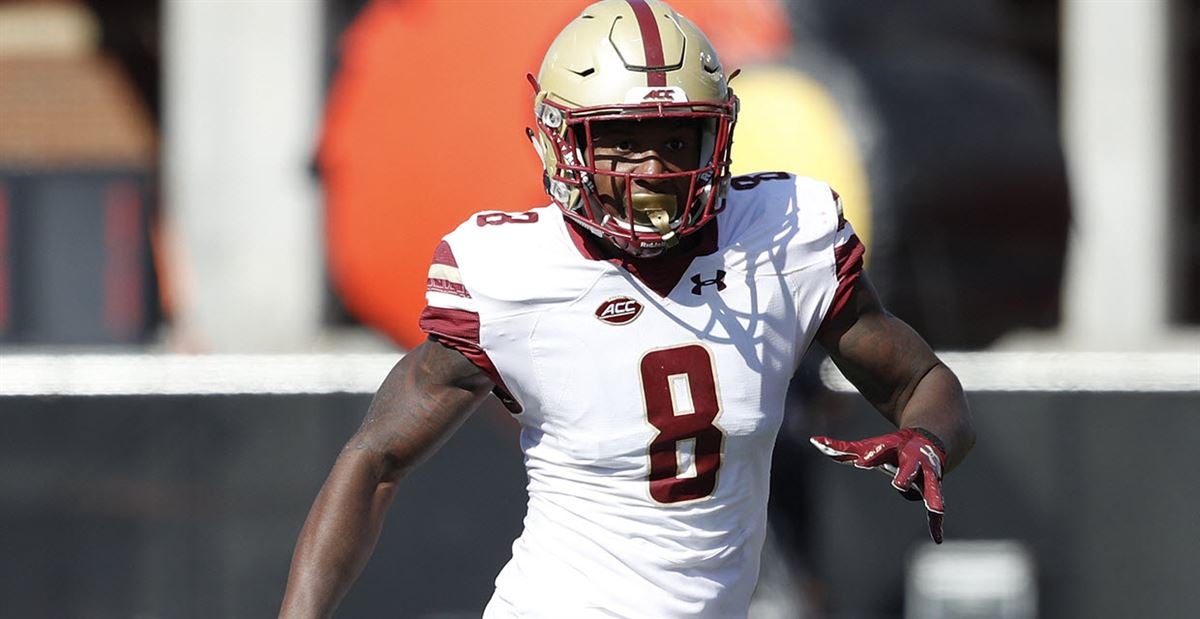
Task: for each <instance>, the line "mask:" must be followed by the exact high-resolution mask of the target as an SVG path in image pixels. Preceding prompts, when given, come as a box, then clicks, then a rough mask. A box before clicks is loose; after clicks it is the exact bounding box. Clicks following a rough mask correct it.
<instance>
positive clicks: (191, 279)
mask: <svg viewBox="0 0 1200 619" xmlns="http://www.w3.org/2000/svg"><path fill="white" fill-rule="evenodd" d="M586 4H587V2H582V1H580V2H577V1H573V0H572V1H567V0H564V1H561V2H533V1H529V0H508V1H482V0H478V1H475V0H459V1H443V2H430V1H417V0H375V1H367V0H324V1H321V0H275V1H269V0H246V1H232V0H230V1H221V0H191V1H183V0H180V1H165V2H162V1H156V0H103V1H102V0H90V1H86V2H84V1H71V0H45V1H37V0H0V424H2V425H0V616H5V617H212V616H228V617H259V616H271V615H273V614H274V613H275V612H276V610H277V608H278V603H279V600H280V598H281V596H282V592H283V587H284V583H285V581H286V575H287V568H288V563H289V561H290V556H291V550H292V545H293V543H294V541H295V539H296V536H297V534H298V532H299V529H300V525H301V524H302V522H303V520H304V517H305V515H306V513H307V509H308V506H309V504H310V503H311V501H312V499H313V497H314V496H315V494H316V491H317V489H318V488H319V487H320V484H321V483H322V481H323V480H324V477H325V475H326V473H327V472H328V470H329V467H330V466H331V464H332V462H333V459H334V457H335V456H336V454H337V452H338V451H339V449H340V447H341V445H342V443H343V442H344V441H345V440H346V438H347V437H348V436H349V435H350V434H351V433H352V432H353V431H354V429H355V428H356V427H357V425H358V422H359V420H360V419H361V415H362V412H363V411H364V410H365V408H366V405H367V403H368V402H369V398H370V394H371V393H372V392H373V391H374V389H375V387H376V386H378V384H379V382H380V381H381V380H382V378H383V376H384V375H385V374H386V372H387V370H388V368H389V367H390V366H391V365H392V364H393V363H394V362H395V361H396V359H398V358H399V357H400V356H401V355H402V354H403V350H404V349H405V348H408V347H411V346H413V345H415V344H416V343H418V342H419V341H420V340H421V339H422V337H421V334H420V331H419V330H418V329H417V326H416V317H417V315H418V313H419V312H420V310H421V308H422V306H423V290H424V288H423V285H422V284H423V280H424V278H425V274H426V269H427V267H428V264H429V258H430V256H431V255H432V252H433V247H434V246H435V245H436V243H437V241H438V239H439V238H440V237H441V235H442V234H444V233H445V232H447V231H449V230H450V229H451V228H452V227H454V226H455V225H457V223H459V222H460V221H462V220H464V219H465V218H466V217H467V216H468V215H469V214H470V213H473V212H475V211H478V210H485V209H497V210H509V211H512V210H525V209H527V208H530V207H533V206H540V205H542V204H545V203H547V202H548V200H547V199H546V198H545V196H544V195H543V193H542V187H541V182H540V178H539V174H538V171H539V167H538V165H539V164H538V160H537V158H536V156H535V155H534V153H533V152H532V149H530V147H529V146H528V142H527V141H526V139H525V137H524V134H523V131H522V130H523V128H524V127H525V126H526V125H527V124H529V123H528V120H529V114H530V105H531V100H532V94H533V93H532V92H531V91H530V88H529V84H528V83H527V82H526V80H525V74H526V73H528V72H533V73H536V72H537V69H538V66H539V65H540V61H541V55H542V53H543V52H544V51H545V48H546V47H547V46H548V45H549V43H550V42H551V40H552V39H553V37H554V35H555V34H556V33H557V31H558V30H559V29H560V28H561V27H562V26H563V25H564V24H565V23H566V22H567V21H568V20H570V19H571V18H572V17H574V16H575V15H577V14H578V12H579V11H580V10H581V8H582V7H583V6H585V5H586ZM673 4H674V6H675V7H676V8H677V9H678V10H679V11H680V12H681V13H683V14H684V15H686V16H688V17H689V18H691V19H692V20H693V21H695V22H696V23H697V25H699V26H700V27H701V28H702V29H704V30H705V31H706V32H707V33H708V34H709V36H710V38H711V39H712V41H713V43H714V44H715V46H716V47H717V49H718V50H720V51H721V52H722V59H723V61H724V64H725V66H726V68H727V69H732V68H741V69H742V74H741V75H740V76H739V77H738V78H737V79H736V80H734V82H733V83H732V86H733V87H734V89H735V91H736V92H737V93H738V94H739V96H740V97H741V98H742V102H743V105H742V114H741V117H740V119H739V123H738V129H737V133H736V134H735V138H736V141H735V148H734V155H733V156H734V162H735V163H734V165H735V172H738V173H744V172H753V171H759V170H770V169H785V170H792V171H796V172H799V173H801V174H805V175H809V176H815V177H819V178H823V179H826V180H828V181H830V183H831V184H832V185H833V186H834V187H835V188H837V190H838V191H839V193H840V194H841V195H842V197H843V200H844V202H845V204H846V208H847V214H848V217H849V218H850V220H851V221H852V222H853V223H854V224H855V227H856V229H857V230H858V231H859V232H860V234H861V236H863V237H864V239H865V240H866V242H867V246H868V250H869V251H868V269H869V270H870V271H871V273H872V278H873V280H874V281H875V283H876V285H877V286H878V288H879V289H880V293H881V295H882V296H883V298H884V301H885V304H886V305H887V306H888V307H889V309H891V310H892V311H893V313H895V314H897V315H899V316H901V317H902V318H904V319H905V320H907V321H908V322H909V323H911V324H912V325H913V326H914V327H916V328H917V329H918V330H919V331H920V332H922V333H923V334H924V335H925V336H926V338H927V339H928V340H929V341H930V342H931V343H932V344H933V345H934V346H935V347H936V348H937V349H939V351H943V352H945V353H946V355H945V359H946V360H947V361H948V363H949V364H950V365H951V366H952V367H953V368H955V369H956V371H958V372H959V374H960V376H961V377H962V378H963V381H964V384H965V386H966V387H967V389H968V391H969V398H970V400H971V402H972V406H973V410H974V415H975V423H976V427H977V431H978V433H979V444H978V446H977V447H976V449H975V452H974V453H973V454H972V457H971V458H970V459H969V460H968V461H967V462H966V463H965V464H964V465H963V466H962V467H961V468H960V469H959V470H957V471H955V473H954V474H953V475H952V476H950V477H949V478H948V480H947V486H946V492H947V495H948V502H949V514H948V519H947V538H948V539H949V540H950V542H949V543H947V544H946V545H945V546H943V547H939V548H936V549H934V548H932V547H930V546H929V545H928V544H927V543H926V542H925V539H926V533H925V529H924V516H923V514H922V513H921V511H920V510H919V509H917V508H916V507H915V506H913V505H910V504H907V503H905V502H904V501H901V500H898V499H897V498H896V497H895V496H894V493H892V492H891V491H889V490H888V489H887V487H886V486H885V485H884V483H885V482H884V480H883V478H882V477H880V476H876V475H870V476H867V475H862V474H857V473H856V472H855V471H853V470H852V469H847V468H842V467H834V466H829V465H827V464H826V463H824V462H822V461H820V460H819V459H817V458H818V456H817V454H816V453H815V452H813V453H809V452H810V451H811V449H810V448H808V447H807V446H806V440H807V437H808V436H809V435H810V434H812V433H828V434H833V435H838V436H846V437H857V436H865V435H868V434H871V433H876V432H880V431H884V430H885V429H886V424H885V423H884V422H883V421H882V420H881V419H879V418H878V416H877V415H876V414H874V413H873V412H872V411H870V409H869V406H867V405H866V404H865V402H864V401H863V400H862V399H861V398H860V397H859V396H857V395H856V394H855V393H853V391H852V389H850V388H848V386H847V385H846V384H845V382H844V381H843V380H842V379H841V378H840V376H838V375H837V373H836V370H835V371H829V369H828V368H827V367H824V366H823V365H822V355H821V353H820V351H813V353H812V354H810V356H809V358H808V359H807V360H806V362H805V369H804V371H802V372H801V374H800V375H799V376H798V377H797V379H796V381H794V384H793V397H792V402H791V406H790V410H789V413H788V419H787V421H786V423H785V427H784V430H783V432H782V434H781V436H780V440H779V443H778V445H777V448H776V462H775V478H774V479H773V490H772V505H771V508H772V516H771V523H772V529H773V534H772V540H771V543H770V545H769V548H768V551H767V553H766V558H765V560H764V574H763V578H762V582H761V583H760V587H759V591H758V594H757V597H756V601H755V606H754V609H753V613H752V616H754V617H758V618H766V617H900V616H906V617H1034V616H1044V617H1081V618H1082V617H1089V618H1090V617H1135V616H1136V617H1194V616H1200V590H1198V589H1197V588H1196V586H1195V579H1196V575H1197V574H1200V484H1198V483H1197V482H1196V480H1195V479H1194V478H1195V475H1194V474H1190V473H1188V471H1194V470H1195V465H1194V462H1193V460H1194V458H1192V456H1191V454H1192V452H1193V451H1194V449H1193V445H1192V443H1193V442H1194V440H1193V437H1195V436H1200V180H1198V179H1200V174H1198V173H1197V172H1198V170H1200V112H1198V110H1200V68H1198V67H1200V2H1198V1H1196V0H1108V1H1105V0H1090V1H1089V0H960V1H957V2H950V1H946V2H891V1H887V0H794V1H790V2H782V1H772V0H754V1H751V2H735V1H733V0H730V1H716V0H708V1H702V0H679V1H678V2H675V3H673ZM523 486H524V474H523V470H522V467H521V458H520V453H519V451H518V446H517V441H516V429H515V424H514V423H513V422H512V420H511V419H509V418H508V416H507V413H506V412H504V410H503V408H502V407H501V406H499V405H498V403H497V402H494V401H492V402H488V403H487V405H486V406H485V408H484V410H482V411H481V412H480V413H479V414H477V415H476V416H475V417H474V418H473V419H472V420H471V421H470V422H469V423H468V424H467V425H466V426H465V427H464V428H463V429H462V430H461V431H460V432H459V434H458V435H457V436H456V437H455V438H454V439H453V440H452V441H451V442H450V443H449V444H448V445H447V447H446V448H444V449H443V450H442V452H441V453H439V454H438V455H437V456H435V457H434V458H433V459H432V460H431V461H430V462H429V463H428V464H427V465H426V466H424V467H423V468H422V469H421V470H419V471H418V472H416V473H415V474H414V475H413V476H412V477H411V478H410V479H409V480H408V481H406V483H405V485H404V486H403V487H402V489H401V492H400V495H399V497H398V499H397V505H396V507H395V508H394V509H393V513H392V515H391V517H390V521H389V525H388V527H387V529H386V530H385V533H384V536H383V539H382V540H381V542H380V545H379V547H378V549H377V551H376V554H375V556H374V558H373V560H372V562H371V564H370V565H369V566H368V567H367V570H366V572H365V573H364V574H363V576H362V578H361V579H360V581H359V582H358V584H357V585H356V586H355V588H354V589H353V590H352V591H351V593H350V595H349V597H348V598H347V599H346V601H345V603H344V604H343V612H342V615H343V616H349V617H357V616H375V615H380V614H387V615H400V616H411V617H441V618H447V617H471V616H478V615H479V613H480V611H481V609H482V607H483V605H484V603H485V602H486V600H487V598H488V597H489V596H490V593H491V589H492V579H493V578H494V576H495V574H496V573H497V572H498V570H499V568H500V566H501V565H502V564H503V563H504V562H505V561H506V560H507V558H508V556H509V546H510V544H511V542H512V540H513V539H514V538H515V536H516V535H517V533H518V532H519V531H520V523H521V517H522V515H523V513H524V501H525V496H524V491H523Z"/></svg>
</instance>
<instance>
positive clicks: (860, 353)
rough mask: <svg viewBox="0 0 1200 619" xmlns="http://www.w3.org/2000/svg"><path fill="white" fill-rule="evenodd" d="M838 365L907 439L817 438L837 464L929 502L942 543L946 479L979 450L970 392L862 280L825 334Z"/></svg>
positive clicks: (933, 532)
mask: <svg viewBox="0 0 1200 619" xmlns="http://www.w3.org/2000/svg"><path fill="white" fill-rule="evenodd" d="M817 339H818V341H820V342H821V345H822V346H824V347H825V349H826V351H828V353H829V356H830V358H831V359H832V360H833V362H834V363H835V364H836V365H837V366H838V368H839V369H840V370H841V371H842V373H843V374H844V375H845V376H846V378H847V379H848V380H849V381H850V382H851V383H853V384H854V386H855V387H856V388H858V390H859V391H860V392H861V393H862V394H863V396H864V397H865V398H866V399H867V400H868V401H869V402H871V404H872V405H874V406H875V408H877V409H878V410H879V411H880V413H882V414H883V415H884V416H885V417H886V418H887V419H888V420H889V421H891V422H892V423H893V424H895V425H896V426H897V427H899V428H900V429H901V430H900V432H897V433H894V434H890V435H885V436H882V437H874V438H870V439H865V440H862V441H836V440H832V439H826V438H824V437H818V438H815V439H814V441H813V444H814V445H815V446H816V447H817V448H818V449H821V451H822V452H824V453H825V454H826V455H829V456H831V457H833V458H834V459H835V460H838V461H841V462H847V463H851V464H854V465H855V466H858V467H860V468H880V469H881V470H885V471H887V472H888V473H889V474H890V475H892V476H893V482H892V484H893V486H895V487H896V489H897V490H899V491H901V492H902V493H904V494H905V496H906V497H907V498H910V499H916V498H923V499H924V502H925V505H926V507H927V508H928V510H929V513H930V534H931V535H932V536H933V538H934V540H935V541H937V542H941V537H942V532H941V523H942V514H943V513H944V504H943V501H942V495H941V485H940V481H941V477H942V475H943V473H944V472H945V471H948V470H950V469H951V468H953V467H954V466H955V465H957V464H958V463H959V462H961V461H962V459H963V458H964V457H966V455H967V452H969V451H970V450H971V447H972V446H973V445H974V444H975V433H974V431H973V430H972V428H971V421H970V414H969V410H968V407H967V400H966V397H965V396H964V394H963V390H962V385H961V384H960V383H959V381H958V378H957V377H956V376H955V375H954V373H953V372H952V371H951V370H950V369H949V368H948V367H946V366H945V364H943V363H942V362H941V361H940V360H939V359H938V358H937V356H936V355H935V354H934V353H933V351H932V350H931V349H930V348H929V345H928V344H926V343H925V340H923V339H922V338H921V336H919V335H918V334H917V333H916V332H915V331H913V329H912V328H911V327H909V326H908V325H907V324H905V323H904V321H902V320H900V319H899V318H896V317H895V316H892V315H891V314H889V313H888V312H887V311H886V310H885V309H884V308H883V306H882V304H881V303H880V301H879V297H878V295H877V294H876V293H875V289H874V287H873V286H872V285H871V283H870V281H869V280H868V279H867V277H866V274H865V273H864V274H862V276H861V277H860V279H859V280H858V282H857V285H856V287H855V290H854V293H853V296H852V298H851V300H850V304H849V306H848V307H846V308H845V310H844V311H843V312H841V314H839V315H838V316H837V317H835V319H834V320H833V321H831V322H830V323H829V324H827V325H825V327H824V328H822V330H821V331H820V332H818V334H817Z"/></svg>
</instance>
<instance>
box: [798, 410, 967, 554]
mask: <svg viewBox="0 0 1200 619" xmlns="http://www.w3.org/2000/svg"><path fill="white" fill-rule="evenodd" d="M809 442H811V443H812V444H813V447H816V448H817V449H818V450H819V451H820V452H821V453H823V454H825V455H827V456H829V457H830V458H833V459H834V460H836V461H837V462H841V463H843V464H853V465H854V466H856V467H858V468H860V469H875V470H878V471H880V472H881V473H884V474H885V475H887V476H889V477H891V478H892V487H893V488H895V489H896V490H898V491H899V492H900V494H901V495H902V496H904V498H906V499H908V500H910V501H918V500H921V501H924V503H925V510H926V512H928V515H929V536H930V537H932V538H933V541H934V542H936V543H938V544H940V543H942V520H943V518H944V517H945V514H946V505H945V502H944V501H943V500H942V463H943V462H945V461H946V450H945V448H944V447H942V445H941V441H939V440H938V438H937V437H936V436H934V435H933V434H932V433H930V432H928V431H926V430H923V429H921V428H902V429H900V430H898V431H896V432H892V433H891V434H884V435H882V436H875V437H872V438H866V439H863V440H861V441H840V440H837V439H832V438H829V437H826V436H814V437H812V438H810V439H809Z"/></svg>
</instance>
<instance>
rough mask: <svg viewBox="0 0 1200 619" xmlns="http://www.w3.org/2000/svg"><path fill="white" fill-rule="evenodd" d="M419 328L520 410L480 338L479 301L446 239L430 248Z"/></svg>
mask: <svg viewBox="0 0 1200 619" xmlns="http://www.w3.org/2000/svg"><path fill="white" fill-rule="evenodd" d="M419 325H420V327H421V330H422V331H424V332H425V333H426V334H427V335H428V336H429V338H430V339H432V340H433V341H435V342H438V343H439V344H441V345H443V346H446V347H447V348H452V349H454V350H456V351H458V352H459V353H461V354H462V355H463V356H464V357H466V358H467V359H468V360H470V361H471V363H474V364H475V365H476V366H477V367H478V368H479V369H480V370H482V371H483V372H484V373H485V374H487V376H488V378H490V379H491V380H492V383H493V384H494V385H495V388H494V389H493V390H492V391H493V393H495V394H496V397H498V398H500V401H501V402H503V403H504V405H505V407H507V408H508V410H509V411H511V412H512V413H514V414H516V413H519V412H521V406H520V404H519V403H518V402H517V400H516V398H514V397H513V396H512V393H511V392H510V391H509V390H508V388H507V387H506V386H505V385H504V380H503V379H502V378H501V377H500V372H499V371H498V370H497V369H496V365H495V364H494V363H492V360H491V357H489V356H488V354H487V351H486V350H484V349H483V346H482V345H481V344H480V340H479V327H480V312H479V300H478V299H476V298H475V297H473V296H472V295H471V291H470V290H469V289H468V288H467V284H466V283H465V282H464V280H463V276H462V271H461V270H460V269H459V266H458V261H457V260H456V259H455V257H454V251H453V249H451V246H450V243H449V241H448V240H446V239H443V240H442V241H441V242H440V243H438V246H437V248H435V249H434V251H433V260H432V261H431V263H430V265H429V276H428V278H427V279H426V280H425V309H424V310H422V312H421V317H420V319H419Z"/></svg>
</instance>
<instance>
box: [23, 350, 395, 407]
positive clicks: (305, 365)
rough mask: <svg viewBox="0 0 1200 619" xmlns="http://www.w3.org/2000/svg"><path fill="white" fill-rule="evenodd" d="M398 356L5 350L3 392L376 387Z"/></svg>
mask: <svg viewBox="0 0 1200 619" xmlns="http://www.w3.org/2000/svg"><path fill="white" fill-rule="evenodd" d="M401 356H403V355H402V354H401V353H384V354H342V355H334V354H314V355H172V354H115V355H104V354H86V355H26V354H17V355H0V396H43V395H67V396H88V395H219V394H230V395H232V394H268V393H270V394H320V393H374V392H375V390H376V389H377V388H378V387H379V384H380V383H381V382H383V378H384V377H385V376H387V373H388V371H389V370H390V369H391V368H392V366H393V365H394V364H395V363H396V361H397V360H399V359H400V357H401Z"/></svg>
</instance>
